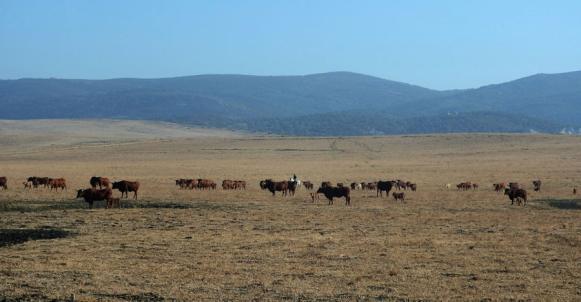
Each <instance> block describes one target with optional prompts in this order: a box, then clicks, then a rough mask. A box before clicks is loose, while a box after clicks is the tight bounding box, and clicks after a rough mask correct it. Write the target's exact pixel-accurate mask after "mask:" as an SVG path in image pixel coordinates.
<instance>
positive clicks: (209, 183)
mask: <svg viewBox="0 0 581 302" xmlns="http://www.w3.org/2000/svg"><path fill="white" fill-rule="evenodd" d="M196 187H197V188H198V189H202V190H206V189H207V190H216V183H215V182H214V181H213V180H211V179H203V178H198V184H197V186H196Z"/></svg>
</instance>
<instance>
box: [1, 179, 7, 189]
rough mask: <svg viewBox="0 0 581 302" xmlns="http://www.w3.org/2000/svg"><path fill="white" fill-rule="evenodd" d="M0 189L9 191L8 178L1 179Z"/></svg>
mask: <svg viewBox="0 0 581 302" xmlns="http://www.w3.org/2000/svg"><path fill="white" fill-rule="evenodd" d="M0 188H3V189H4V190H8V178H6V176H2V177H0Z"/></svg>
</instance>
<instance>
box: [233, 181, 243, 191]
mask: <svg viewBox="0 0 581 302" xmlns="http://www.w3.org/2000/svg"><path fill="white" fill-rule="evenodd" d="M234 187H235V188H236V189H237V190H246V181H244V180H235V181H234Z"/></svg>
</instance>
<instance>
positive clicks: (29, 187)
mask: <svg viewBox="0 0 581 302" xmlns="http://www.w3.org/2000/svg"><path fill="white" fill-rule="evenodd" d="M22 185H23V186H24V189H31V188H32V184H31V183H29V182H27V181H23V182H22Z"/></svg>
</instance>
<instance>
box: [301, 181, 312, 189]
mask: <svg viewBox="0 0 581 302" xmlns="http://www.w3.org/2000/svg"><path fill="white" fill-rule="evenodd" d="M303 186H305V189H307V190H312V189H313V187H314V185H313V183H312V182H310V181H308V180H307V181H303Z"/></svg>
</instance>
